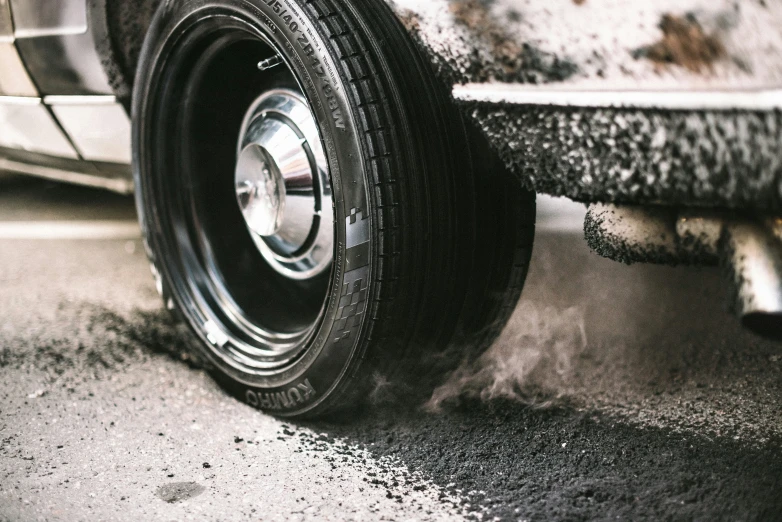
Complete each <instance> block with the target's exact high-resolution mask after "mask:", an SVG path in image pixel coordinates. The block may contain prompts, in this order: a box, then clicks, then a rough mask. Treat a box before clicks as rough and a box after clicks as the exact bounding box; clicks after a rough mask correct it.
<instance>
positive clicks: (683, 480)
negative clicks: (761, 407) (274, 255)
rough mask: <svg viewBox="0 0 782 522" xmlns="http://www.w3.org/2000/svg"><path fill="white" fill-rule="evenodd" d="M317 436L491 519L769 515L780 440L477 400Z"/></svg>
mask: <svg viewBox="0 0 782 522" xmlns="http://www.w3.org/2000/svg"><path fill="white" fill-rule="evenodd" d="M317 429H319V430H326V431H328V432H329V433H331V434H333V435H335V436H338V437H343V438H344V439H345V440H346V441H349V442H353V443H358V444H360V445H362V446H364V447H365V448H367V450H368V451H369V453H370V454H371V455H373V456H374V457H375V458H380V459H382V458H386V457H392V458H393V459H396V460H398V461H399V462H401V463H404V464H405V465H406V466H407V468H408V469H410V471H411V473H423V474H424V476H427V477H429V478H430V479H431V480H432V481H433V482H434V484H435V485H437V486H439V487H441V488H442V489H443V493H444V494H451V495H454V496H456V495H458V496H459V497H460V498H461V499H462V504H461V505H462V506H463V507H465V508H466V509H468V510H469V511H470V512H472V513H474V514H475V515H476V516H477V517H481V518H482V519H484V520H486V519H488V520H491V519H492V518H493V517H497V518H495V520H497V519H499V520H521V519H524V520H595V519H601V520H617V519H619V520H632V519H635V520H638V519H657V520H661V519H667V520H687V519H692V518H702V519H704V520H709V519H712V520H716V519H721V520H725V519H736V518H738V519H743V520H771V519H777V518H779V517H780V516H782V497H780V496H779V495H778V494H777V492H778V491H779V488H780V487H782V453H780V452H779V443H780V442H781V441H775V443H774V444H770V445H767V446H764V447H762V448H759V449H749V448H745V447H742V446H741V445H740V444H738V443H736V442H735V441H733V440H731V439H729V438H724V439H712V440H709V439H704V438H699V437H692V436H690V435H683V434H675V433H672V432H670V431H667V430H664V429H639V428H635V427H631V426H628V425H626V424H622V423H614V422H613V421H611V420H610V419H605V418H600V417H594V416H590V415H587V414H579V413H576V412H573V411H572V410H568V409H563V408H544V409H539V408H530V407H528V406H524V405H522V404H519V403H516V402H509V401H505V400H499V401H492V402H489V403H486V402H483V401H480V400H477V399H473V400H466V401H465V402H463V403H461V405H460V406H459V407H458V408H455V409H453V408H452V409H449V410H446V411H444V412H441V413H439V414H426V413H409V412H408V413H404V412H398V411H392V412H388V411H377V412H374V413H373V414H371V415H368V416H366V417H362V418H358V419H355V420H354V422H352V423H349V424H331V425H330V424H319V425H318V426H317Z"/></svg>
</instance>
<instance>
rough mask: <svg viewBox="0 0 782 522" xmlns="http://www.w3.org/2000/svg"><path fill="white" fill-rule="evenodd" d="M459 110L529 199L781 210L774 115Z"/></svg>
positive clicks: (779, 142) (778, 115) (780, 140)
mask: <svg viewBox="0 0 782 522" xmlns="http://www.w3.org/2000/svg"><path fill="white" fill-rule="evenodd" d="M463 108H464V109H465V112H466V113H467V114H468V115H469V116H470V117H471V118H472V120H473V122H474V123H475V124H476V125H477V126H478V128H480V129H481V131H482V133H483V134H484V135H485V136H486V137H487V138H488V140H489V143H490V145H491V146H492V148H494V150H495V151H496V152H498V153H499V155H500V157H501V158H502V160H503V162H504V163H505V165H506V166H507V167H508V168H509V169H510V170H511V171H512V172H513V173H515V174H517V175H518V176H519V177H520V178H521V180H522V182H523V183H524V184H525V186H527V187H529V188H534V189H535V191H536V192H538V193H544V194H550V195H554V196H565V197H568V198H571V199H573V200H576V201H581V202H595V201H602V202H614V203H628V204H643V203H651V204H657V203H659V202H660V201H664V202H665V203H666V205H672V206H673V205H679V206H698V207H701V206H713V207H723V208H744V209H748V210H749V209H752V210H757V211H763V212H772V213H773V212H778V211H779V209H780V208H782V161H781V160H780V157H779V154H778V153H777V151H778V150H780V147H782V112H780V111H768V112H739V111H696V110H692V111H664V110H643V109H632V108H627V109H615V108H611V109H604V108H595V109H572V108H567V107H531V106H521V105H516V106H514V105H509V104H482V103H477V102H463ZM693 173H697V174H695V175H694V174H693Z"/></svg>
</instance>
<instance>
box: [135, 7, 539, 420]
mask: <svg viewBox="0 0 782 522" xmlns="http://www.w3.org/2000/svg"><path fill="white" fill-rule="evenodd" d="M262 69H263V70H262ZM132 121H133V167H134V176H135V183H136V201H137V207H138V211H139V216H140V221H141V225H142V229H143V233H144V238H145V246H146V248H147V253H148V255H149V258H150V261H151V264H152V271H153V273H154V274H155V277H156V283H157V287H158V290H159V291H160V293H161V294H162V296H163V299H164V302H165V303H166V305H167V306H168V307H169V308H170V309H172V310H174V311H175V312H176V314H177V315H178V316H179V317H181V318H182V320H183V321H184V322H185V323H186V324H187V325H188V326H189V331H190V336H191V337H192V339H191V341H192V344H193V346H194V349H197V350H199V351H200V352H201V353H202V354H203V355H204V356H205V357H206V358H207V359H208V361H209V362H210V364H211V367H212V368H213V371H214V374H215V376H216V377H217V379H218V380H219V381H220V382H221V384H222V385H223V386H224V387H225V388H226V389H228V390H229V391H231V392H232V393H234V394H235V395H236V396H238V397H239V398H241V399H242V400H244V401H246V402H248V403H249V404H251V405H252V406H255V407H257V408H259V409H262V410H266V411H269V412H272V413H274V414H276V415H280V416H287V417H305V416H310V417H311V416H320V415H323V414H327V413H329V412H333V411H335V410H339V409H344V408H346V407H351V406H355V405H357V404H361V403H364V402H366V400H367V398H375V399H377V398H379V397H381V396H384V395H387V394H385V393H384V392H386V391H388V390H393V392H394V393H392V394H391V395H394V396H397V397H398V396H399V395H400V394H401V395H404V396H406V395H407V394H408V393H413V394H416V395H420V394H421V393H426V390H428V389H431V386H432V385H434V384H436V383H437V382H438V379H440V378H441V377H442V376H443V375H444V373H445V372H447V371H448V370H450V369H453V367H454V365H456V364H459V363H460V362H461V361H462V360H464V359H469V358H471V357H474V356H476V355H477V354H479V353H481V352H482V351H483V350H485V348H486V347H487V346H488V345H489V344H490V343H491V342H492V341H493V340H494V339H495V338H496V336H497V335H498V334H499V332H500V330H501V329H502V327H503V326H504V324H505V323H506V321H507V319H508V317H509V316H510V313H511V312H512V310H513V308H514V306H515V304H516V302H517V300H518V298H519V295H520V292H521V288H522V286H523V283H524V279H525V277H526V272H527V267H528V264H529V259H530V253H531V248H532V240H533V235H534V219H535V200H534V193H533V192H530V191H528V190H526V189H524V188H523V187H522V186H521V185H520V183H519V181H518V180H517V179H515V178H514V177H513V176H511V175H510V174H509V173H508V172H507V171H506V170H505V169H504V168H503V167H502V166H501V165H500V164H499V163H498V161H497V159H496V158H495V156H494V155H493V154H492V153H491V152H490V151H489V149H488V146H487V144H486V143H485V142H484V141H482V138H481V137H480V136H479V135H478V134H477V133H476V132H475V131H474V130H472V129H471V128H470V127H469V125H468V124H467V123H465V120H464V119H463V117H462V116H461V115H460V113H459V111H458V110H457V108H456V107H455V105H454V104H453V102H452V101H451V99H450V94H449V92H448V90H447V89H446V88H445V86H444V85H442V84H441V83H440V82H438V80H437V78H436V77H435V75H434V73H433V71H432V69H431V67H430V65H429V64H428V62H427V61H426V60H425V58H424V56H423V55H422V54H421V52H420V51H419V50H418V49H417V48H416V46H415V44H414V43H413V42H412V39H411V38H410V37H409V35H408V34H407V33H406V32H405V30H404V29H403V27H402V25H401V24H400V23H399V21H398V20H397V19H396V17H395V16H394V14H393V13H392V11H391V10H390V9H389V8H388V6H387V5H386V4H385V3H384V2H381V1H376V0H342V1H340V0H168V1H164V2H163V3H162V5H161V6H160V9H159V11H158V12H157V14H156V16H155V18H154V20H153V22H152V25H151V27H150V29H149V31H148V34H147V36H146V39H145V42H144V45H143V48H142V52H141V57H140V60H139V69H138V73H137V77H136V79H135V87H134V91H133V103H132ZM294 135H295V136H296V139H293V138H292V137H293V136H294ZM296 169H298V170H296ZM302 256H303V257H302Z"/></svg>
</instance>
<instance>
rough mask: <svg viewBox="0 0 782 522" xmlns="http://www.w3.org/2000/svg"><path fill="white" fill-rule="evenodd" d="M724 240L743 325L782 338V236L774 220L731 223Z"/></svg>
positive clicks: (725, 256) (730, 276) (726, 262)
mask: <svg viewBox="0 0 782 522" xmlns="http://www.w3.org/2000/svg"><path fill="white" fill-rule="evenodd" d="M721 243H722V253H723V256H722V264H723V267H725V269H726V272H727V274H728V278H729V281H730V282H731V283H732V285H731V286H732V289H733V295H732V297H733V303H734V308H735V312H736V314H737V315H738V316H739V318H740V319H741V323H742V325H743V326H744V327H745V328H747V329H749V330H751V331H753V332H755V333H757V334H758V335H762V336H763V337H768V338H771V339H776V340H782V240H780V239H779V237H778V235H777V234H776V231H775V229H774V224H768V223H764V224H756V223H752V222H745V221H742V222H733V223H730V224H728V225H727V226H726V227H725V228H724V231H723V238H722V241H721Z"/></svg>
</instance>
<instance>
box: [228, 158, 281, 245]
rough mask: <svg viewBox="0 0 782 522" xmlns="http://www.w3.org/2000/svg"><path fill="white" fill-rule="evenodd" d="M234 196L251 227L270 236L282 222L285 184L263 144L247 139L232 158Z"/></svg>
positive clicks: (259, 233) (256, 231) (277, 229)
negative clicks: (241, 148) (237, 155)
mask: <svg viewBox="0 0 782 522" xmlns="http://www.w3.org/2000/svg"><path fill="white" fill-rule="evenodd" d="M236 200H237V201H238V202H239V208H240V209H241V211H242V215H243V216H244V220H245V222H246V223H247V226H248V227H249V228H250V230H251V231H253V232H255V233H256V234H258V235H259V236H272V235H274V234H276V233H277V232H278V231H279V230H280V227H281V226H282V220H283V212H284V210H285V184H284V182H283V180H282V175H281V174H280V170H279V168H277V165H276V164H275V163H274V159H272V158H271V157H270V156H269V154H268V153H267V152H266V151H265V150H264V148H263V147H262V146H260V145H258V144H257V143H250V144H249V145H247V146H246V147H245V148H244V149H243V150H242V152H240V153H239V160H238V161H237V162H236Z"/></svg>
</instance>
